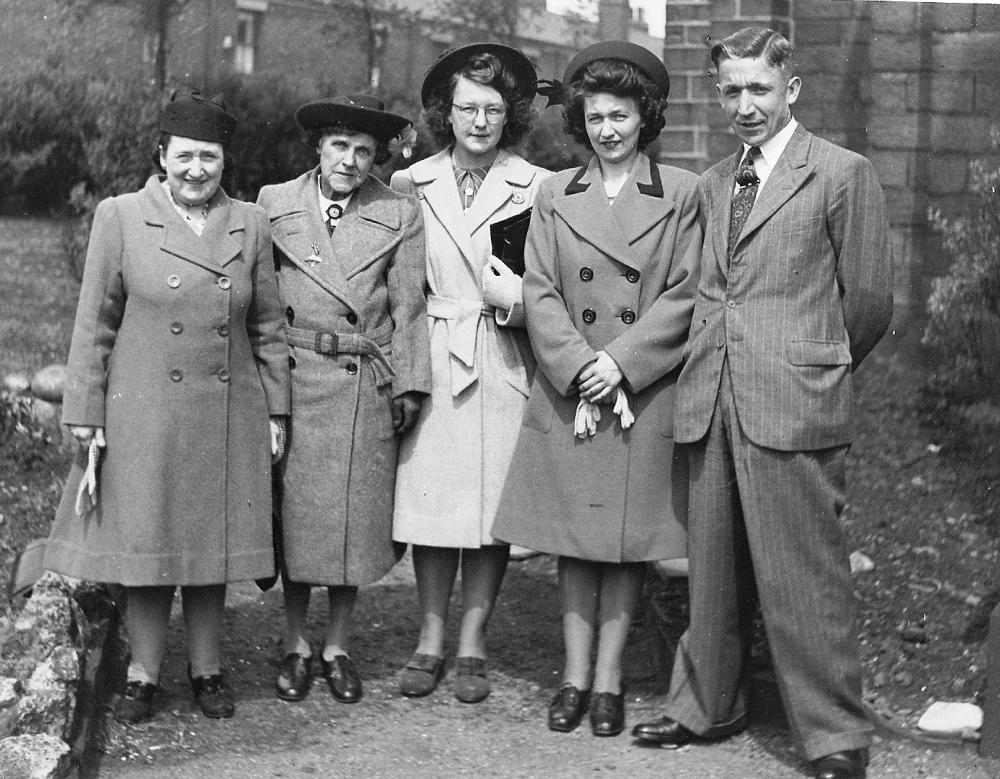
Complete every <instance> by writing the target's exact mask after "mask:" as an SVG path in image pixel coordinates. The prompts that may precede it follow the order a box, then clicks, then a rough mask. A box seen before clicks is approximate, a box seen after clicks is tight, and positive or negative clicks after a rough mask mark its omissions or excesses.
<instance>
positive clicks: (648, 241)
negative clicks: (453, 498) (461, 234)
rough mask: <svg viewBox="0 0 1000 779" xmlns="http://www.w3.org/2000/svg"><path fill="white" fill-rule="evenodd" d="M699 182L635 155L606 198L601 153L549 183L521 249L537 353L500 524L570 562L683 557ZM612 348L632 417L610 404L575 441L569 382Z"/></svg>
mask: <svg viewBox="0 0 1000 779" xmlns="http://www.w3.org/2000/svg"><path fill="white" fill-rule="evenodd" d="M698 215H699V209H698V196H697V177H696V176H694V175H693V174H691V173H688V172H687V171H683V170H680V169H677V168H672V167H668V166H664V165H657V164H654V163H652V162H651V161H650V160H649V158H648V157H646V156H645V155H640V156H639V158H638V161H637V163H636V165H635V167H634V169H633V172H632V174H631V175H630V177H629V179H628V180H627V181H626V183H625V184H624V186H623V187H622V190H621V192H620V193H619V194H618V196H617V197H616V198H615V201H614V205H613V206H610V207H609V204H608V200H607V197H606V195H605V192H604V187H603V184H602V182H601V177H600V169H599V167H598V163H597V160H596V158H594V159H592V160H591V162H590V164H589V165H587V166H586V167H584V168H581V169H579V170H568V171H563V172H562V173H559V174H556V175H555V176H553V177H552V178H550V179H549V180H547V181H546V182H545V183H544V184H543V185H542V188H541V191H540V192H539V194H538V199H537V200H536V203H535V211H534V213H533V215H532V221H531V226H530V228H529V231H528V247H527V250H526V252H525V254H526V259H525V261H526V264H527V266H528V267H527V271H526V272H525V278H524V301H525V309H526V314H527V322H528V333H529V335H530V337H531V345H532V347H533V348H534V351H535V356H536V358H537V359H538V365H539V371H538V373H537V374H536V377H535V382H534V385H533V386H532V389H531V397H530V399H529V400H528V407H527V410H526V412H525V415H524V420H523V423H522V425H521V430H520V435H519V438H518V442H517V448H516V450H515V452H514V460H513V463H512V465H511V468H510V471H509V473H508V476H507V482H506V485H505V487H504V491H503V497H502V499H501V503H500V509H499V511H498V514H497V521H496V523H495V525H494V527H493V533H494V535H495V536H497V538H501V539H503V540H504V541H508V542H510V543H516V544H520V545H522V546H526V547H529V548H531V549H538V550H540V551H543V552H549V553H554V554H560V555H567V556H570V557H578V558H582V559H587V560H600V561H606V562H630V561H642V560H658V559H668V558H678V557H684V556H685V554H686V550H685V533H684V530H683V526H682V522H683V521H684V520H685V512H686V501H687V491H686V486H687V473H686V469H685V463H684V460H683V458H681V457H679V456H677V455H675V452H674V446H673V407H674V383H675V381H676V378H677V369H678V366H679V365H680V360H681V352H682V349H683V347H684V341H685V339H686V337H687V333H688V327H689V325H690V321H691V311H692V308H693V307H694V293H695V288H696V285H697V278H698V276H697V269H698V259H699V256H700V254H701V237H702V231H701V227H700V225H699V216H698ZM601 349H603V350H604V351H606V352H607V353H608V354H609V355H610V356H611V357H612V358H613V359H614V360H615V362H616V363H617V364H618V366H619V367H620V368H621V370H622V373H623V374H624V380H623V382H622V386H623V387H625V388H626V391H627V393H628V397H629V402H630V404H631V408H632V410H633V412H634V414H635V424H634V426H633V427H632V428H631V429H629V430H625V431H623V430H622V429H621V426H620V424H619V422H618V419H617V417H616V415H615V414H614V413H612V408H611V406H603V407H602V409H603V414H602V418H601V421H600V422H599V424H598V430H597V434H596V435H594V436H592V437H588V438H584V439H579V438H576V437H575V435H574V430H573V422H574V416H575V413H576V408H577V404H578V401H579V397H578V395H577V393H576V391H575V389H574V383H573V382H574V379H575V378H576V376H577V375H578V374H579V372H580V371H581V370H582V369H583V368H584V367H585V366H586V365H587V364H588V363H590V362H591V361H592V360H594V359H595V357H596V352H597V350H601Z"/></svg>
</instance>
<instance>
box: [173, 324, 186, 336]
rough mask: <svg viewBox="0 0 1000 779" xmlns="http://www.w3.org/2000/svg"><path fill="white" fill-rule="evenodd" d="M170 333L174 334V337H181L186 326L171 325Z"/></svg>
mask: <svg viewBox="0 0 1000 779" xmlns="http://www.w3.org/2000/svg"><path fill="white" fill-rule="evenodd" d="M170 332H171V333H173V334H174V335H180V334H181V333H183V332H184V325H182V324H181V323H180V322H172V323H171V324H170Z"/></svg>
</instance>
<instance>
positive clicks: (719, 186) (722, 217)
mask: <svg viewBox="0 0 1000 779" xmlns="http://www.w3.org/2000/svg"><path fill="white" fill-rule="evenodd" d="M740 156H741V152H737V153H736V154H733V155H732V156H730V157H729V158H727V159H725V160H723V161H722V162H720V163H719V167H718V168H716V169H715V170H714V172H713V173H712V174H711V175H713V176H714V179H713V180H711V181H709V182H708V187H709V190H710V193H711V202H712V203H713V204H715V208H709V209H707V211H708V213H709V220H710V221H709V225H708V229H707V230H706V231H705V236H706V240H708V241H711V244H712V251H713V252H714V254H715V260H716V262H717V263H718V265H719V269H720V270H721V271H722V275H723V276H728V272H729V221H730V216H731V212H732V207H731V203H732V199H733V190H734V189H735V187H736V166H737V165H738V164H739V160H740ZM702 208H703V209H705V204H702Z"/></svg>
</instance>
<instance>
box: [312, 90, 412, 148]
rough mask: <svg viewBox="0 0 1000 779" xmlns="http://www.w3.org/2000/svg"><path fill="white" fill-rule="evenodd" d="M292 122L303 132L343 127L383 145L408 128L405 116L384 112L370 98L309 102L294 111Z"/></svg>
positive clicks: (374, 99) (349, 97) (376, 101)
mask: <svg viewBox="0 0 1000 779" xmlns="http://www.w3.org/2000/svg"><path fill="white" fill-rule="evenodd" d="M295 121H296V122H297V123H298V125H299V127H301V128H302V129H303V130H304V131H306V132H308V131H309V130H320V129H322V128H324V127H333V126H336V125H343V126H344V127H347V128H349V129H351V130H354V131H356V132H360V133H367V134H368V135H370V136H372V137H373V138H374V139H375V140H376V141H383V142H385V141H389V140H390V139H392V138H395V137H396V136H398V135H399V134H400V132H402V130H403V128H404V127H406V125H408V124H410V120H409V119H407V118H406V117H405V116H399V115H398V114H393V113H390V112H389V111H386V110H385V103H383V102H382V101H381V100H379V99H378V98H377V97H374V96H372V95H340V96H338V97H330V98H323V99H322V100H313V101H312V102H310V103H306V104H305V105H303V106H300V107H299V108H298V110H297V111H296V112H295Z"/></svg>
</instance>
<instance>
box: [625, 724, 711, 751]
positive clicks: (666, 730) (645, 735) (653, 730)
mask: <svg viewBox="0 0 1000 779" xmlns="http://www.w3.org/2000/svg"><path fill="white" fill-rule="evenodd" d="M632 735H633V736H634V737H635V738H637V739H639V740H640V741H648V742H650V743H652V744H663V745H665V746H671V747H682V746H684V745H685V744H690V743H691V742H692V741H697V740H698V736H697V734H695V733H694V732H693V731H690V730H688V729H687V728H686V727H684V726H683V725H681V723H679V722H678V721H677V720H673V719H670V717H660V718H659V719H656V720H652V721H651V722H640V723H639V724H638V725H636V726H635V727H634V728H632Z"/></svg>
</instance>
